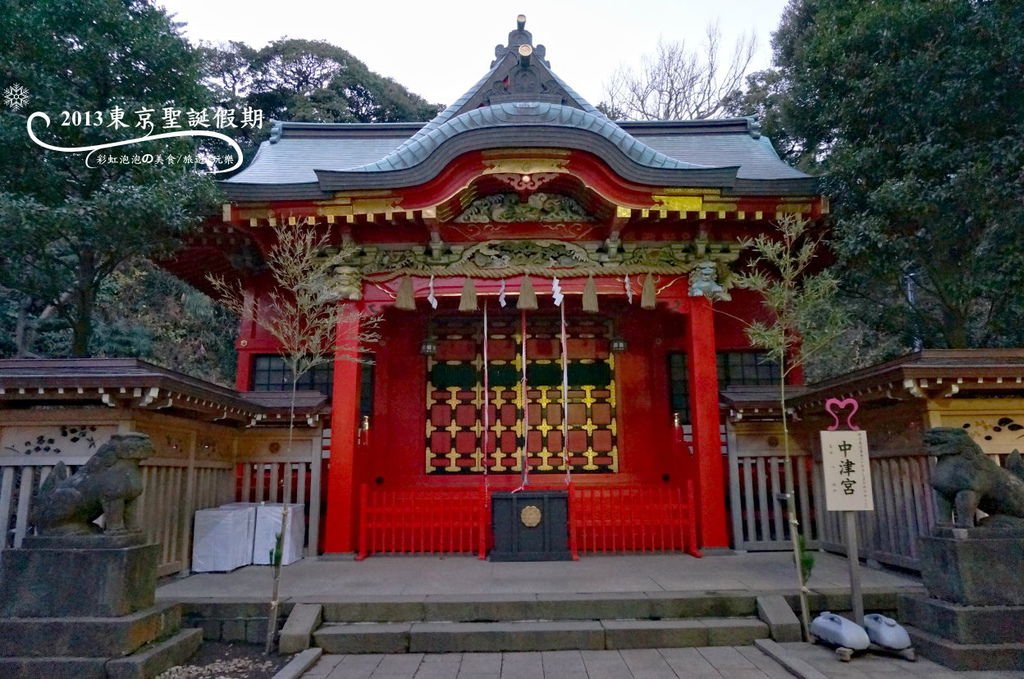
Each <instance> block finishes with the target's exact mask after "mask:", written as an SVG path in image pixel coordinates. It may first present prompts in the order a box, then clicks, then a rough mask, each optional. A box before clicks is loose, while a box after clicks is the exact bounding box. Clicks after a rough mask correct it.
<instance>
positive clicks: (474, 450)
mask: <svg viewBox="0 0 1024 679" xmlns="http://www.w3.org/2000/svg"><path fill="white" fill-rule="evenodd" d="M608 330H609V323H608V321H607V320H605V319H602V318H600V317H586V318H580V319H572V320H569V321H568V323H567V328H566V331H567V332H566V354H567V358H568V361H567V371H566V372H567V373H568V374H567V378H568V379H567V385H568V389H567V394H568V411H567V416H566V415H565V413H566V410H565V409H564V408H563V404H562V381H563V374H562V364H561V361H562V351H561V341H560V328H559V321H558V319H557V318H552V317H543V316H540V317H535V316H531V317H530V318H528V319H527V329H526V331H527V332H526V334H527V338H526V354H527V356H526V374H527V385H526V393H525V396H524V394H523V387H522V382H521V380H522V365H523V364H522V346H523V345H522V342H523V338H522V334H521V332H520V326H519V318H518V316H514V315H511V314H509V315H507V316H497V317H496V318H492V319H491V320H490V327H489V332H488V335H489V337H488V346H487V353H488V357H487V358H488V384H489V406H488V407H489V410H488V416H487V418H486V420H487V422H486V426H485V418H484V400H485V399H484V384H483V382H484V380H483V377H484V359H483V319H482V317H481V316H480V315H476V316H458V317H448V318H443V317H442V318H439V319H437V320H436V321H435V322H434V325H433V328H432V332H433V333H434V337H435V338H436V340H437V353H436V354H435V355H434V356H432V357H430V358H429V360H428V361H427V371H428V375H427V393H426V397H427V398H426V402H427V431H426V472H427V473H428V474H471V473H482V472H483V471H484V467H485V466H486V468H487V471H488V473H499V474H500V473H509V474H511V473H518V472H520V471H522V458H523V447H524V444H525V450H526V462H527V464H528V465H529V468H530V471H531V473H532V472H541V473H543V472H551V473H558V472H564V471H565V465H566V459H568V464H569V466H570V467H571V468H572V471H573V473H580V472H590V473H608V472H615V471H617V470H618V449H617V446H616V438H617V437H616V433H617V423H616V415H615V357H614V355H613V354H612V353H611V352H610V351H609V349H608V335H609V332H608ZM524 416H525V417H524ZM524 419H525V422H526V426H525V427H524ZM563 419H564V420H565V422H566V423H567V424H568V427H567V431H568V435H567V436H566V434H565V432H566V427H564V425H563ZM524 429H525V434H524ZM484 451H486V453H485V452H484Z"/></svg>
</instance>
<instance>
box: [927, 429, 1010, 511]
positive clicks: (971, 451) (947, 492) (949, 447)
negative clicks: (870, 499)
mask: <svg viewBox="0 0 1024 679" xmlns="http://www.w3.org/2000/svg"><path fill="white" fill-rule="evenodd" d="M924 443H925V446H926V447H927V449H928V453H929V454H930V455H935V456H936V457H937V458H938V461H937V462H936V464H935V469H934V470H933V471H932V488H934V489H935V490H936V491H937V492H938V495H939V508H938V509H939V521H940V523H948V521H949V516H950V514H951V512H952V510H954V509H955V510H956V525H957V526H958V527H961V528H970V527H972V526H974V514H975V511H977V510H979V509H980V510H981V511H983V512H985V513H986V514H988V515H989V516H988V517H987V518H985V519H983V520H982V521H981V523H980V525H981V526H986V527H997V526H998V527H1004V528H1009V527H1013V528H1024V462H1022V461H1021V455H1020V453H1019V452H1017V451H1014V452H1013V454H1012V455H1010V458H1009V459H1008V460H1007V463H1006V469H1003V468H1002V467H1000V466H999V465H997V464H996V463H995V462H993V461H992V460H990V459H989V458H988V456H987V455H985V453H983V452H982V450H981V448H980V447H978V444H977V443H975V442H974V441H973V440H972V439H971V437H970V435H968V433H967V432H966V431H964V430H963V429H951V428H939V427H936V428H935V429H929V430H928V431H927V432H925V435H924Z"/></svg>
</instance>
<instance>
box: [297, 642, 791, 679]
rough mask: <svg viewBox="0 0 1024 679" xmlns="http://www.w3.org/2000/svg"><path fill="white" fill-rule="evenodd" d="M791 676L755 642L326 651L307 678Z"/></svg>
mask: <svg viewBox="0 0 1024 679" xmlns="http://www.w3.org/2000/svg"><path fill="white" fill-rule="evenodd" d="M676 677H702V678H706V679H721V678H723V677H725V678H730V679H765V678H769V679H792V675H790V674H789V673H788V672H787V671H786V670H785V669H784V668H783V667H782V666H781V665H779V664H778V663H776V662H775V661H773V660H772V659H771V658H769V657H768V656H766V655H764V654H763V653H761V651H759V650H758V649H756V648H754V647H753V646H739V647H728V646H719V647H715V648H666V649H650V650H649V649H642V650H623V651H543V652H537V653H438V654H432V653H430V654H422V653H411V654H406V655H325V656H323V657H322V658H321V659H320V661H319V662H318V663H317V664H316V665H314V666H313V667H312V668H311V669H310V670H309V671H308V672H306V674H305V675H303V679H633V678H635V679H663V678H664V679H668V678H672V679H675V678H676Z"/></svg>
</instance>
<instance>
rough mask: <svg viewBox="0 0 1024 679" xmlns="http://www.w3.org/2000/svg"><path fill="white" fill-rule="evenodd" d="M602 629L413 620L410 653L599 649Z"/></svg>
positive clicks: (580, 624) (579, 623) (584, 623)
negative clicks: (418, 621) (414, 621)
mask: <svg viewBox="0 0 1024 679" xmlns="http://www.w3.org/2000/svg"><path fill="white" fill-rule="evenodd" d="M604 647H605V636H604V628H603V627H602V626H601V624H600V623H599V622H596V621H593V620H574V621H559V622H484V623H474V622H469V623H457V622H455V623H433V622H421V623H414V624H413V626H412V630H411V631H410V635H409V650H410V652H412V653H474V652H493V653H497V652H506V651H564V650H601V649H603V648H604Z"/></svg>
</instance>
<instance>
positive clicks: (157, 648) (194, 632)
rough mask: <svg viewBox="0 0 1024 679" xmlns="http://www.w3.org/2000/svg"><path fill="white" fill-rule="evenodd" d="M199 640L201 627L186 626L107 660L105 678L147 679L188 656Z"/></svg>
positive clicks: (200, 641)
mask: <svg viewBox="0 0 1024 679" xmlns="http://www.w3.org/2000/svg"><path fill="white" fill-rule="evenodd" d="M202 643H203V631H202V630H201V629H196V628H190V629H183V630H181V631H179V632H178V633H177V634H175V635H174V636H172V637H170V638H168V639H164V640H163V641H158V642H157V643H155V644H150V645H149V646H146V647H145V648H143V649H141V650H139V651H138V652H136V653H134V654H132V655H130V656H128V657H127V658H120V659H118V660H111V661H109V662H108V663H107V679H150V677H155V676H157V675H158V674H160V673H161V672H163V671H164V670H166V669H168V668H170V667H174V666H175V665H180V664H182V663H184V662H185V661H186V660H188V659H189V658H191V657H192V656H193V655H194V654H195V652H196V651H198V650H199V646H200V645H201V644H202Z"/></svg>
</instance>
